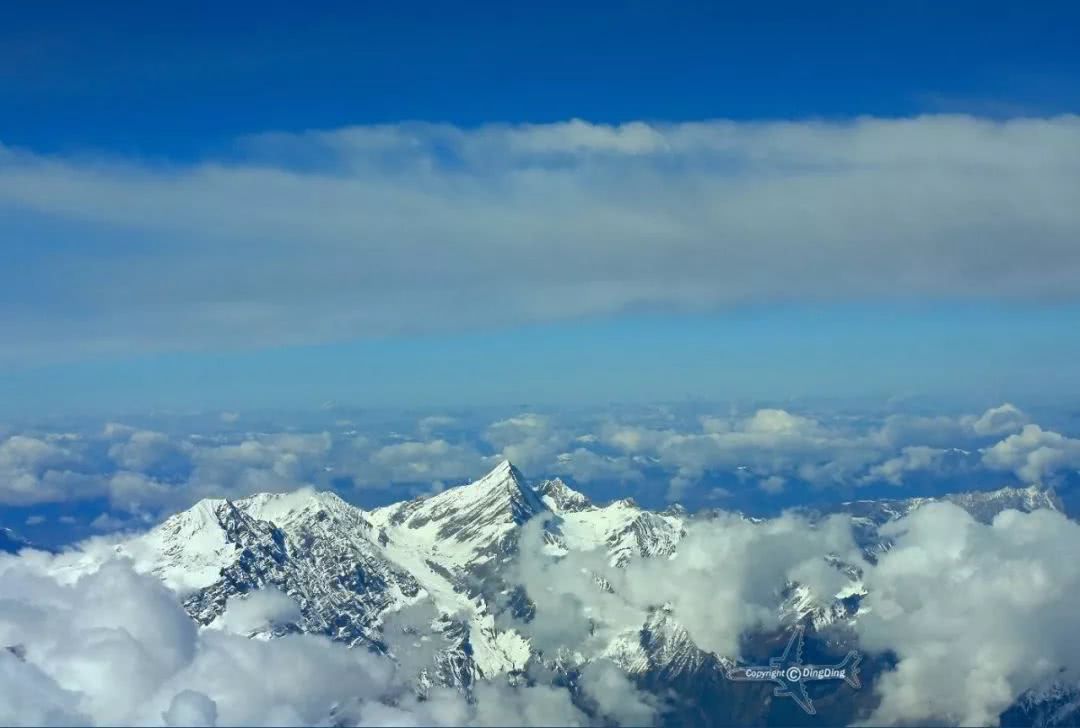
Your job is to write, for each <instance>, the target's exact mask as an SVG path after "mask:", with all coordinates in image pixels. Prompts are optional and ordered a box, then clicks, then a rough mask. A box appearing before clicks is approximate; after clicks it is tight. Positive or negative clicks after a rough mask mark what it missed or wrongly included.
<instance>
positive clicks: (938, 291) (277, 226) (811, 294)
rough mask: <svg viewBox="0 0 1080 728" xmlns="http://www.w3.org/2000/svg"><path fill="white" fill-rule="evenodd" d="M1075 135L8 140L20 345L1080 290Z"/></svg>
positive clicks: (504, 134) (117, 346)
mask: <svg viewBox="0 0 1080 728" xmlns="http://www.w3.org/2000/svg"><path fill="white" fill-rule="evenodd" d="M1077 146H1080V119H1078V118H1077V117H1075V116H1059V117H1052V118H1022V119H1011V120H1007V121H988V120H984V119H978V118H973V117H970V116H948V115H942V116H920V117H915V118H908V119H878V118H870V117H865V118H859V119H856V120H853V121H838V122H829V121H796V122H731V121H707V122H698V123H683V124H644V123H641V122H633V123H628V124H623V125H618V126H607V125H601V124H589V123H587V122H581V121H572V122H568V123H561V124H544V125H519V126H506V125H488V126H482V127H478V128H472V129H462V128H458V127H453V126H448V125H437V124H398V125H387V126H370V127H352V128H344V129H338V130H331V131H323V132H310V133H302V134H267V135H263V136H260V137H255V138H251V139H247V140H242V141H241V142H239V143H238V144H237V145H236V146H235V148H233V149H229V150H227V151H226V152H225V153H222V154H221V155H216V154H207V155H206V156H204V157H203V158H201V159H198V160H195V161H190V162H176V163H170V164H160V163H157V162H152V161H146V160H141V159H138V158H132V157H116V156H113V157H109V156H102V155H93V156H86V155H71V156H63V155H45V154H37V153H34V152H32V151H28V150H18V149H11V148H5V147H0V205H2V206H3V207H4V209H5V210H6V215H7V216H8V217H9V219H11V220H12V221H14V222H15V223H16V224H15V225H13V226H12V229H13V230H18V231H20V232H19V233H18V234H19V235H22V236H25V237H26V238H27V240H29V241H32V242H33V244H32V245H31V244H26V245H16V246H14V248H13V254H14V255H15V259H14V260H13V261H11V265H7V266H5V267H4V269H3V270H2V271H0V290H2V291H5V295H7V296H17V298H16V299H13V300H18V301H19V302H20V303H22V304H23V305H19V306H5V307H3V308H2V309H0V310H2V311H3V312H4V313H3V314H2V317H0V333H2V338H3V340H4V341H6V342H8V343H9V344H10V345H9V346H7V347H5V348H4V355H5V357H4V358H5V360H6V361H8V362H11V361H16V360H18V361H42V360H50V359H58V358H64V357H83V356H86V355H88V354H91V353H107V352H112V353H133V352H146V351H156V350H169V349H219V348H235V347H254V346H271V345H283V344H299V343H311V342H325V341H339V340H343V339H348V338H354V337H361V336H371V335H380V334H388V333H401V332H415V331H444V330H456V329H462V328H477V327H490V326H493V325H513V324H521V323H526V322H534V321H552V320H559V319H566V318H577V317H582V316H596V315H607V314H615V313H619V312H623V311H627V310H641V309H648V308H651V309H674V310H702V309H714V308H717V307H723V306H729V305H732V304H738V303H744V302H769V301H793V300H794V301H818V300H829V299H831V300H836V299H844V300H850V299H854V298H865V297H874V298H885V299H895V298H903V297H912V298H919V299H925V298H928V297H930V298H934V297H937V298H950V299H957V298H960V299H963V298H980V299H981V298H985V297H991V298H994V299H999V300H1013V299H1025V300H1050V299H1069V300H1072V299H1075V297H1076V291H1077V290H1080V251H1078V250H1077V247H1076V246H1075V245H1074V244H1073V241H1075V239H1076V238H1077V235H1078V233H1080V213H1078V212H1077V211H1076V208H1075V206H1074V205H1072V204H1071V203H1072V200H1073V199H1074V198H1075V197H1076V195H1077V192H1078V179H1080V174H1078V167H1077V162H1076V157H1075V155H1073V154H1072V153H1071V151H1072V150H1073V149H1075V148H1076V147H1077ZM75 242H78V243H79V244H78V245H75V244H74V243H75ZM43 260H47V261H48V264H47V265H46V264H43V262H42V261H43ZM976 262H977V264H976ZM106 284H107V285H106ZM44 301H48V302H49V304H50V305H49V306H47V307H46V306H40V305H36V304H39V303H42V302H44ZM493 302H495V303H497V305H493ZM54 311H63V312H64V315H55V314H53V313H52V312H54Z"/></svg>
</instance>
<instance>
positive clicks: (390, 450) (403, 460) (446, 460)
mask: <svg viewBox="0 0 1080 728" xmlns="http://www.w3.org/2000/svg"><path fill="white" fill-rule="evenodd" d="M370 462H371V464H372V465H373V466H375V468H376V470H375V471H374V472H372V473H368V474H367V477H368V478H369V479H370V478H372V477H373V476H374V477H377V478H380V479H382V481H383V483H389V482H391V481H397V482H429V483H433V482H435V481H443V480H450V481H466V480H471V479H473V478H474V477H477V474H478V473H482V472H484V468H485V466H486V462H487V461H486V459H485V458H484V457H483V456H482V455H480V453H478V452H477V451H476V450H475V449H473V448H472V447H469V446H467V445H455V444H451V443H449V442H447V441H446V440H441V439H440V440H431V441H427V442H419V441H410V442H402V443H398V444H395V445H384V446H383V447H380V448H378V449H376V450H375V451H374V452H372V453H371V456H370Z"/></svg>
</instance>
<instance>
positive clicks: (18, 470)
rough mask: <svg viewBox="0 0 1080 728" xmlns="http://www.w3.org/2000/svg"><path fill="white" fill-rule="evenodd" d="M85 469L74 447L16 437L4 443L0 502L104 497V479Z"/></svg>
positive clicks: (0, 443) (1, 443)
mask: <svg viewBox="0 0 1080 728" xmlns="http://www.w3.org/2000/svg"><path fill="white" fill-rule="evenodd" d="M84 468H85V463H84V459H83V457H82V455H81V454H80V453H79V452H78V451H77V450H75V449H73V448H71V447H66V446H63V445H59V444H57V443H56V442H50V441H48V440H46V439H42V438H38V437H32V436H28V435H12V436H11V437H8V438H7V439H5V440H2V441H0V503H5V504H9V505H27V504H32V503H45V502H50V501H64V500H76V499H79V498H92V497H94V496H97V495H100V494H101V493H102V491H103V490H104V486H103V483H102V481H101V479H100V478H98V477H96V476H95V475H94V474H92V473H87V472H85V470H84Z"/></svg>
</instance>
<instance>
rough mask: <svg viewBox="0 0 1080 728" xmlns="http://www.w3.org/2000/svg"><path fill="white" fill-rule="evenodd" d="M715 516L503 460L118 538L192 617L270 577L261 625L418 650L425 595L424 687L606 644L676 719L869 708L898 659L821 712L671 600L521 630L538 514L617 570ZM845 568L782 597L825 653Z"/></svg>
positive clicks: (983, 513) (840, 717) (787, 720)
mask: <svg viewBox="0 0 1080 728" xmlns="http://www.w3.org/2000/svg"><path fill="white" fill-rule="evenodd" d="M943 499H944V500H949V501H952V502H954V503H956V504H957V505H959V506H960V507H962V508H965V509H966V510H968V511H969V512H970V513H972V514H973V515H974V516H975V517H976V518H977V519H979V520H984V521H987V520H990V519H992V518H993V517H994V516H995V515H996V514H997V513H1000V512H1001V511H1002V510H1004V509H1007V508H1016V509H1019V510H1033V509H1036V508H1051V509H1060V503H1059V502H1058V501H1057V500H1056V498H1055V497H1054V495H1053V493H1051V492H1049V491H1046V490H1044V489H1041V488H1037V487H1032V488H1025V489H1011V488H1006V489H1002V490H999V491H992V492H985V493H964V494H956V495H949V496H945V497H944V498H943ZM933 500H934V499H928V498H919V499H909V500H896V501H856V502H851V503H845V504H843V505H842V506H840V507H839V508H838V510H839V511H841V512H844V513H847V514H849V515H851V516H852V521H853V527H854V529H855V535H856V539H857V542H858V544H859V546H860V547H861V548H862V549H863V551H864V553H865V554H866V556H867V557H868V558H869V559H873V558H875V557H876V556H877V555H879V554H880V553H882V552H883V551H885V550H887V549H888V548H889V547H890V543H889V541H888V540H887V539H885V538H883V537H881V536H879V534H878V528H879V527H880V526H881V525H883V524H885V523H888V522H890V521H892V520H895V519H897V518H900V517H902V516H904V515H906V514H908V513H910V512H911V511H913V510H915V509H917V508H920V507H922V506H923V505H925V504H926V503H929V502H932V501H933ZM823 515H825V514H821V513H816V514H810V516H811V517H812V518H820V517H822V516H823ZM710 517H711V514H707V513H703V514H700V515H699V516H690V515H688V514H687V513H686V512H685V511H683V510H682V509H679V508H671V509H668V510H667V511H664V512H653V511H649V510H646V509H643V508H641V507H639V506H638V505H637V504H635V503H634V502H633V501H630V500H622V501H615V502H613V503H610V504H607V505H603V506H598V505H595V504H593V503H592V502H591V501H589V499H588V498H586V497H585V496H583V495H582V494H580V493H578V492H576V491H574V490H573V489H572V488H570V487H569V486H567V485H566V484H565V483H563V482H562V481H561V480H549V481H544V482H541V483H539V484H537V485H536V486H535V487H534V486H531V485H529V484H528V483H527V482H526V480H525V478H524V477H523V475H522V474H521V473H520V472H519V471H518V470H517V468H515V467H514V466H513V465H511V464H510V463H509V462H503V463H500V464H499V465H498V466H496V467H495V468H494V469H493V470H492V471H491V472H489V473H488V474H487V475H485V476H484V477H482V478H480V479H479V480H476V481H474V482H472V483H469V484H467V485H463V486H459V487H455V488H450V489H447V490H445V491H443V492H441V493H437V494H434V495H430V496H425V497H419V498H416V499H413V500H410V501H407V502H402V503H396V504H393V505H390V506H386V507H383V508H378V509H375V510H373V511H364V510H361V509H359V508H356V507H354V506H352V505H350V504H348V503H346V502H345V501H343V500H341V499H340V498H339V497H337V496H336V495H334V494H332V493H326V492H321V493H320V492H315V491H311V490H302V491H297V492H295V493H286V494H260V495H256V496H252V497H249V498H244V499H242V500H237V501H228V500H205V501H202V502H200V503H198V504H197V505H195V506H194V507H192V508H191V509H189V510H187V511H184V512H182V513H179V514H176V515H174V516H172V517H171V518H169V519H168V520H166V521H165V522H164V523H162V524H161V525H159V526H158V527H156V528H155V529H153V530H152V531H150V532H148V533H146V534H144V535H142V536H139V537H137V538H134V539H131V540H128V541H124V542H121V543H119V544H117V545H116V547H115V549H116V551H117V552H118V553H121V554H124V555H127V556H129V557H131V558H132V559H133V560H134V561H135V563H136V567H137V568H138V569H140V570H143V571H149V572H153V573H155V574H157V575H158V576H159V577H160V578H161V579H162V580H164V581H165V582H166V583H167V584H169V585H170V586H171V587H172V588H174V589H176V590H177V591H179V592H180V593H181V594H182V596H183V600H184V606H185V608H186V609H187V611H188V613H189V614H190V615H191V616H192V618H193V619H195V620H196V621H198V622H199V623H200V624H204V625H210V624H213V623H214V622H215V620H218V619H219V618H221V616H222V614H223V612H224V611H225V608H226V605H227V603H228V601H229V599H230V598H233V597H236V596H240V595H244V594H246V593H249V592H252V591H254V590H258V589H262V588H264V587H269V586H272V587H276V588H277V589H279V590H280V591H282V592H284V593H285V594H287V595H289V596H290V597H291V598H292V599H293V600H294V601H295V602H296V604H297V605H298V607H299V617H298V618H295V619H294V620H293V621H290V622H287V623H276V624H274V625H268V626H266V627H265V628H264V629H263V630H262V631H261V632H260V631H258V630H257V631H256V632H254V633H252V636H261V637H275V636H278V635H281V634H286V633H289V632H296V631H300V632H310V633H317V634H323V635H326V636H328V637H330V638H332V639H335V640H339V641H341V642H344V643H346V644H349V645H352V646H356V647H358V648H367V649H372V650H376V651H379V652H384V653H388V654H390V655H391V656H392V657H400V655H396V654H395V650H402V649H408V648H407V647H399V645H401V644H402V641H401V639H400V637H401V634H400V629H401V628H400V626H398V625H397V624H396V621H395V620H396V617H395V616H394V615H398V614H404V613H406V612H404V611H403V610H409V609H410V608H417V609H419V608H420V607H424V608H427V607H430V617H428V618H425V619H424V620H422V621H423V622H424V624H422V625H421V630H423V631H425V632H427V633H429V634H430V635H431V636H432V637H433V638H436V640H437V644H438V645H440V647H439V648H438V649H437V650H435V651H434V654H433V656H432V658H431V660H430V662H429V664H426V665H423V666H421V667H420V668H419V669H418V672H417V675H416V685H417V689H418V690H419V691H420V692H421V693H422V692H423V691H424V690H426V689H427V688H428V687H430V686H432V685H448V686H454V687H457V688H458V689H461V690H464V691H469V690H470V689H471V686H472V685H473V684H474V683H475V682H476V681H477V680H482V679H491V678H500V677H502V678H506V677H509V678H511V679H514V680H517V679H524V676H525V672H526V669H527V668H528V667H530V663H531V664H532V665H533V666H535V665H537V664H541V663H542V664H544V665H546V666H547V667H548V668H549V669H552V670H554V674H555V675H556V676H558V675H561V676H562V677H560V678H557V679H560V680H570V681H572V679H573V676H574V675H575V674H576V672H577V671H578V670H580V669H581V668H582V667H583V666H584V665H586V664H588V663H589V662H591V661H593V660H596V659H600V658H604V659H610V660H613V661H614V662H615V663H616V664H617V665H619V666H620V667H621V668H622V669H623V670H625V671H626V673H627V674H628V675H629V676H630V677H631V678H632V679H633V680H634V682H636V683H637V684H638V685H639V686H640V687H641V688H643V689H645V690H648V691H650V692H652V693H653V694H655V695H656V696H657V700H658V701H659V702H660V704H661V705H662V706H663V710H662V711H661V713H660V715H661V717H662V720H663V722H665V723H667V724H670V725H684V724H695V725H730V724H733V723H739V724H751V725H767V724H785V725H790V724H807V725H809V724H820V723H821V722H822V721H824V722H827V723H833V722H849V721H852V720H854V719H856V718H857V717H858V716H859V715H865V714H867V713H868V712H869V711H870V710H871V709H872V708H873V707H874V705H873V704H874V700H875V697H874V693H873V690H872V688H871V687H869V684H870V683H871V682H872V680H873V677H874V676H875V675H876V674H878V673H880V672H881V671H882V670H885V669H888V668H889V667H890V665H889V663H888V662H887V659H888V658H887V656H884V657H883V656H873V655H868V656H866V658H865V660H864V662H863V666H862V669H863V675H864V680H865V682H864V686H863V688H862V689H861V690H854V689H852V688H850V687H848V686H846V685H843V684H842V683H840V684H837V683H825V684H819V685H816V686H814V690H813V693H812V697H813V699H814V702H815V704H816V705H817V706H818V709H819V715H818V716H817V717H816V718H812V717H811V716H807V715H805V714H802V713H801V712H800V711H799V709H798V708H797V706H795V705H794V704H793V703H792V702H791V701H789V700H784V699H776V698H774V697H773V695H772V687H771V686H770V685H768V684H764V683H762V684H755V683H734V682H731V681H729V680H727V679H725V677H724V669H725V667H727V666H729V665H731V664H732V661H731V659H730V657H729V656H725V655H715V654H712V653H709V652H707V651H705V650H702V649H701V648H699V647H698V645H696V644H695V643H694V641H693V639H691V636H690V634H689V633H688V632H687V630H686V629H684V628H683V627H682V626H681V625H680V624H679V623H678V621H677V620H676V619H675V618H674V617H673V616H672V615H671V614H670V613H669V612H668V611H667V610H666V609H656V610H654V611H653V612H652V613H651V614H650V615H649V617H648V618H647V619H646V620H645V621H644V622H643V623H642V624H641V625H640V629H637V630H630V631H628V632H623V633H620V634H618V635H616V636H614V637H613V638H612V639H611V641H610V643H608V644H605V645H601V646H600V647H598V648H595V652H593V653H587V654H580V653H578V654H575V655H572V656H567V655H563V654H560V655H558V656H552V655H544V654H543V653H542V652H539V651H537V650H536V649H535V648H534V647H533V645H532V644H531V642H530V640H529V639H527V638H526V637H525V636H524V635H523V634H522V633H521V632H519V631H518V630H517V629H515V626H514V624H515V623H514V617H517V618H518V619H525V620H528V619H529V616H530V614H531V611H530V610H531V609H532V603H531V600H530V597H529V594H528V593H527V591H526V590H525V589H524V588H522V587H521V586H520V585H518V584H516V583H515V582H514V576H513V574H514V572H513V570H512V568H511V567H512V565H513V563H514V562H515V560H516V559H517V557H518V556H519V550H520V549H519V547H520V539H521V536H522V533H523V527H524V525H525V524H527V523H529V522H530V521H533V519H537V518H540V519H542V523H543V524H544V526H543V534H544V540H545V542H546V544H547V547H550V548H551V549H554V550H555V551H557V552H560V553H566V552H569V551H592V550H597V549H598V550H600V551H599V553H602V554H604V556H605V557H606V559H607V562H608V563H609V564H610V566H612V567H615V568H619V567H624V566H625V565H627V564H629V563H630V562H632V561H633V560H635V559H663V558H666V557H668V556H670V555H672V554H673V553H675V552H676V551H677V549H678V548H679V544H680V541H681V539H682V538H683V536H684V535H685V533H686V526H687V525H688V524H689V523H691V522H692V521H693V519H694V518H702V519H707V518H710ZM3 537H8V536H6V535H4V536H3ZM8 538H10V537H8ZM12 542H14V540H13V539H12ZM0 543H3V542H0ZM838 566H839V567H840V568H843V565H838ZM849 572H850V573H848V578H849V579H850V580H851V584H852V587H851V589H849V590H848V592H847V594H846V595H845V596H844V597H843V598H841V597H839V596H833V595H827V594H826V595H819V594H813V593H811V592H810V591H809V590H807V589H806V588H805V587H802V586H800V585H798V584H791V585H789V587H788V589H787V591H786V592H785V593H784V595H783V597H784V600H783V603H782V604H781V614H782V623H783V624H785V625H791V624H794V623H796V622H800V623H803V624H806V625H807V626H808V628H809V638H808V642H807V649H808V654H809V655H810V658H811V659H820V660H821V661H823V662H832V661H835V660H836V659H837V658H838V656H841V655H843V654H844V652H845V651H846V650H848V649H850V648H851V647H853V646H855V645H854V643H853V641H852V640H853V638H852V636H851V632H850V630H848V629H847V628H846V625H847V624H848V622H849V621H850V620H851V619H853V618H854V616H855V614H856V612H857V611H858V608H859V600H860V595H861V594H864V593H865V592H860V589H861V586H860V585H859V581H858V580H859V574H858V573H857V570H849ZM786 638H787V631H786V629H782V630H780V631H778V632H773V633H768V634H749V635H744V644H743V646H742V649H741V650H740V652H741V654H742V655H743V656H744V657H746V658H754V659H758V660H762V661H764V662H766V663H767V660H768V658H769V657H770V656H775V655H778V654H779V653H780V651H782V649H783V645H784V641H785V640H786ZM1074 697H1075V696H1074V695H1072V694H1071V693H1069V692H1068V691H1064V692H1059V693H1054V694H1052V695H1051V694H1047V695H1046V696H1026V702H1025V703H1023V704H1021V705H1018V706H1016V707H1015V708H1014V709H1011V711H1010V713H1009V714H1008V715H1009V717H1010V718H1011V719H1016V720H1018V721H1021V722H1023V721H1025V720H1028V719H1030V720H1029V721H1028V722H1032V721H1034V722H1041V724H1053V723H1054V722H1055V721H1060V716H1062V715H1066V716H1067V715H1071V714H1070V713H1069V712H1068V711H1069V710H1070V707H1069V706H1070V705H1072V704H1071V703H1070V700H1071V699H1073V698H1074Z"/></svg>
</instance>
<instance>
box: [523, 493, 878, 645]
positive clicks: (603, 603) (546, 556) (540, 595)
mask: <svg viewBox="0 0 1080 728" xmlns="http://www.w3.org/2000/svg"><path fill="white" fill-rule="evenodd" d="M519 552H520V553H519V556H518V559H517V561H516V562H515V564H514V568H513V572H512V574H513V575H512V581H513V583H516V584H520V585H521V586H523V587H524V589H525V591H526V593H527V594H528V596H529V598H530V599H531V600H532V602H533V604H534V605H535V614H534V616H533V617H532V619H531V620H529V621H525V622H515V625H514V626H515V628H516V629H518V630H519V631H520V632H521V633H522V634H524V635H526V636H527V637H529V638H530V640H531V642H532V644H533V645H534V646H535V647H537V648H538V649H540V650H541V651H543V652H545V653H548V652H555V651H557V650H560V649H569V650H578V649H580V650H581V651H582V652H584V653H590V652H591V653H594V654H595V653H598V652H601V651H602V649H603V648H604V647H606V646H607V645H608V644H610V642H611V640H612V639H613V638H615V637H616V636H617V635H619V634H623V633H626V632H631V633H635V632H638V631H640V629H641V628H642V626H643V625H644V624H645V622H646V620H647V619H648V617H649V615H650V614H652V613H653V612H655V611H656V610H659V609H663V610H665V611H667V612H668V613H670V615H671V616H672V617H673V618H674V619H675V620H676V622H677V623H678V624H680V625H681V626H683V627H685V629H686V630H687V632H688V633H689V635H690V637H691V639H692V640H693V642H694V644H696V645H697V646H698V647H700V648H701V649H703V650H706V651H709V652H714V653H716V654H718V655H722V656H727V657H732V656H737V655H739V638H740V637H741V635H742V634H743V633H744V632H746V631H748V630H751V629H759V628H763V629H769V628H773V627H776V626H778V625H779V620H780V611H779V606H780V602H781V592H782V590H783V588H784V587H785V586H786V585H788V584H790V583H791V582H798V583H800V584H803V585H806V586H807V587H809V588H810V589H811V591H812V592H813V593H815V594H820V595H833V594H836V593H838V592H839V591H840V590H841V589H842V588H843V587H844V586H845V585H847V584H848V577H847V576H845V575H844V574H843V573H841V572H840V571H839V570H838V569H837V568H835V567H834V566H832V565H830V564H829V563H828V562H826V560H825V556H826V554H833V555H835V556H837V557H838V558H840V559H842V560H843V561H845V562H846V563H849V564H856V565H858V564H862V563H863V560H862V556H861V554H860V552H859V550H858V548H857V547H856V546H855V543H854V541H853V540H852V536H851V528H850V523H849V521H848V519H847V518H846V517H840V516H836V517H831V518H828V519H826V520H824V521H823V522H821V523H818V524H814V525H811V523H810V522H808V521H807V520H805V519H803V518H800V517H797V516H793V515H790V514H785V515H783V516H781V517H779V518H776V519H772V520H767V521H761V522H752V521H748V520H745V519H743V518H742V517H740V516H736V515H733V514H720V515H718V516H717V517H716V518H713V519H709V520H699V521H693V522H691V523H689V524H688V525H687V526H686V533H685V535H684V536H683V538H682V539H681V540H680V541H679V546H678V550H677V551H676V553H675V554H674V555H673V556H672V557H671V558H653V559H635V560H631V561H630V562H629V563H627V564H626V565H625V566H622V567H618V568H616V567H612V566H611V565H610V564H609V561H608V557H607V554H606V553H605V552H604V551H603V550H602V549H597V550H595V551H585V552H580V551H570V552H569V553H564V552H562V551H561V550H558V549H555V548H554V547H552V546H550V545H548V544H547V542H546V540H545V538H544V535H543V526H542V524H540V523H538V522H537V519H534V520H533V521H531V522H530V523H528V524H526V526H525V527H524V530H523V533H522V537H521V539H520V541H519ZM601 580H602V581H601Z"/></svg>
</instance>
